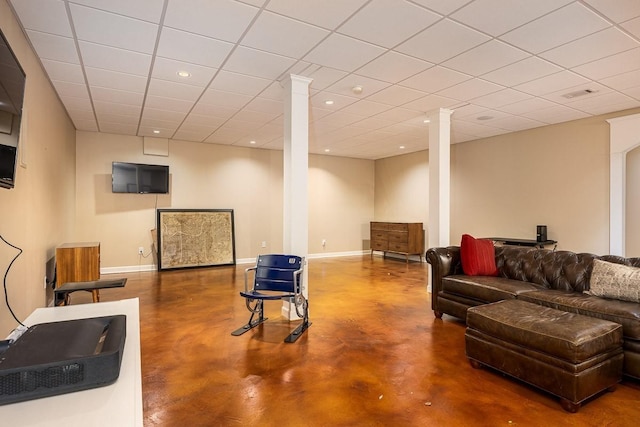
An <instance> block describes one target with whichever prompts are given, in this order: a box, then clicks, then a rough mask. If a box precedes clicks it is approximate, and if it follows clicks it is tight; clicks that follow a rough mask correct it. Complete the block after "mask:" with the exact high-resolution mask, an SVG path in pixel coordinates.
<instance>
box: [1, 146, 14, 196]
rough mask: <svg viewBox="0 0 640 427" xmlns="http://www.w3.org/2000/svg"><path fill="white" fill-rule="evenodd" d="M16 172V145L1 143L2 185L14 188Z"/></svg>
mask: <svg viewBox="0 0 640 427" xmlns="http://www.w3.org/2000/svg"><path fill="white" fill-rule="evenodd" d="M15 173H16V147H12V146H10V145H3V144H0V187H5V188H13V179H14V176H15Z"/></svg>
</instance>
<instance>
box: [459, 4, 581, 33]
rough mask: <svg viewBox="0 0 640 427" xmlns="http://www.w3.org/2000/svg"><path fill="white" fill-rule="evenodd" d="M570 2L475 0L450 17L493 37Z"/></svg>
mask: <svg viewBox="0 0 640 427" xmlns="http://www.w3.org/2000/svg"><path fill="white" fill-rule="evenodd" d="M570 2H571V0H536V1H531V0H509V1H508V2H505V1H503V0H477V1H474V2H471V3H470V4H469V5H467V6H465V7H463V8H462V9H460V10H458V11H457V12H455V13H453V14H452V15H451V17H452V18H454V19H456V20H459V21H460V22H463V23H465V24H467V25H469V26H471V27H474V28H477V29H479V30H480V31H483V32H485V33H488V34H491V35H492V36H494V37H495V36H499V35H501V34H504V33H506V32H507V31H510V30H513V29H514V28H517V27H519V26H521V25H523V24H526V23H527V22H530V21H532V20H534V19H536V18H539V17H541V16H542V15H545V14H546V13H549V12H551V11H552V10H554V9H557V8H558V7H560V6H563V5H566V4H567V3H570Z"/></svg>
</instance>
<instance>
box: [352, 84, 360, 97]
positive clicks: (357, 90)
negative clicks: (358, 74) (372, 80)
mask: <svg viewBox="0 0 640 427" xmlns="http://www.w3.org/2000/svg"><path fill="white" fill-rule="evenodd" d="M351 92H353V93H354V95H360V94H361V93H362V86H360V85H357V86H354V87H352V88H351Z"/></svg>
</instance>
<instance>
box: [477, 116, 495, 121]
mask: <svg viewBox="0 0 640 427" xmlns="http://www.w3.org/2000/svg"><path fill="white" fill-rule="evenodd" d="M491 119H493V116H480V117H477V118H476V120H491Z"/></svg>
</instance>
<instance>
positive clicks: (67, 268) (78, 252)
mask: <svg viewBox="0 0 640 427" xmlns="http://www.w3.org/2000/svg"><path fill="white" fill-rule="evenodd" d="M99 279H100V242H82V243H65V244H62V245H60V246H58V247H57V248H56V288H59V287H60V286H62V285H64V284H65V283H69V282H91V281H94V280H99ZM91 294H92V297H93V302H98V301H100V294H99V291H98V290H97V289H94V290H92V291H91ZM55 303H56V305H58V301H56V302H55Z"/></svg>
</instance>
